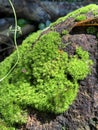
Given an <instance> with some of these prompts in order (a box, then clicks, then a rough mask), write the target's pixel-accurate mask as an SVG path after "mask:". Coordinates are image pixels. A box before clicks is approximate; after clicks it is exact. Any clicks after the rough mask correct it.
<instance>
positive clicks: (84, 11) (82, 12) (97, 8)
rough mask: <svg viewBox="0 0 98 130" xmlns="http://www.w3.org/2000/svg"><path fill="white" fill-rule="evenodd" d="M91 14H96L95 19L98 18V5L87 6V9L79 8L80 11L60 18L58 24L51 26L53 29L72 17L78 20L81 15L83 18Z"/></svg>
mask: <svg viewBox="0 0 98 130" xmlns="http://www.w3.org/2000/svg"><path fill="white" fill-rule="evenodd" d="M89 12H90V13H91V12H92V13H93V14H94V17H97V16H98V5H96V4H90V5H87V6H86V7H82V8H79V9H77V10H75V11H73V12H71V13H69V14H68V15H66V16H64V17H62V18H59V19H58V20H57V21H56V22H54V23H52V24H51V27H52V26H55V25H57V24H59V23H60V22H63V21H65V20H66V19H67V18H69V17H72V18H74V19H76V18H77V17H79V16H81V15H82V16H83V15H85V14H87V13H89ZM82 18H83V17H82ZM84 18H85V17H84Z"/></svg>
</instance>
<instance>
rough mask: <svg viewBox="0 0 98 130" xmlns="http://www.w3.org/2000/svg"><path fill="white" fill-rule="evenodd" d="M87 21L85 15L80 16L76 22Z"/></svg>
mask: <svg viewBox="0 0 98 130" xmlns="http://www.w3.org/2000/svg"><path fill="white" fill-rule="evenodd" d="M85 19H86V16H85V15H78V16H77V17H76V19H75V20H76V21H82V20H85Z"/></svg>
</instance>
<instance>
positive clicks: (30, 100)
mask: <svg viewBox="0 0 98 130" xmlns="http://www.w3.org/2000/svg"><path fill="white" fill-rule="evenodd" d="M65 33H66V31H65ZM19 54H20V57H19V62H18V64H17V66H16V68H15V69H14V70H13V72H12V73H11V74H10V75H9V76H8V77H7V78H6V79H5V80H3V81H2V82H0V87H1V88H0V118H1V120H3V121H4V122H6V126H11V127H13V126H14V125H15V124H22V123H25V122H26V121H27V108H28V107H30V108H32V109H33V108H34V109H37V110H39V111H44V112H51V113H55V114H59V113H63V112H65V111H66V110H68V108H69V107H70V105H71V104H72V103H73V101H74V100H75V98H76V96H77V93H78V88H79V84H78V81H79V80H83V79H84V78H85V77H86V76H87V75H88V74H90V72H91V65H92V61H91V60H90V58H89V54H88V52H86V51H84V50H83V49H82V48H81V47H78V48H76V51H75V54H74V55H72V56H71V55H70V56H69V55H68V54H67V52H64V51H63V50H62V39H61V36H60V34H59V33H58V32H56V31H50V32H48V33H47V34H43V35H41V31H39V32H37V33H34V34H31V35H30V36H28V37H27V38H26V39H25V40H24V41H23V44H22V45H21V46H20V47H19ZM16 59H17V52H16V51H15V52H14V53H13V54H12V55H10V56H9V57H8V58H6V59H5V60H4V61H3V62H1V63H0V78H2V77H3V76H5V75H6V73H7V72H8V71H9V70H10V69H11V67H12V66H13V65H14V63H15V61H16Z"/></svg>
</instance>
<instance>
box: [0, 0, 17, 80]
mask: <svg viewBox="0 0 98 130" xmlns="http://www.w3.org/2000/svg"><path fill="white" fill-rule="evenodd" d="M9 3H10V5H11V7H12V10H13V14H14V18H15V30H14V44H15V47H16V51H17V61H16V63H15V64H14V66H13V67H12V68H11V69H10V70H9V72H8V73H7V74H6V75H5V76H4V77H3V78H1V79H0V82H1V81H3V80H4V79H5V78H7V77H8V75H9V74H10V73H11V72H12V71H13V70H14V68H15V67H16V65H17V64H18V61H19V51H18V46H17V41H16V36H17V16H16V12H15V8H14V6H13V3H12V1H11V0H9Z"/></svg>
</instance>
